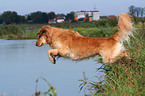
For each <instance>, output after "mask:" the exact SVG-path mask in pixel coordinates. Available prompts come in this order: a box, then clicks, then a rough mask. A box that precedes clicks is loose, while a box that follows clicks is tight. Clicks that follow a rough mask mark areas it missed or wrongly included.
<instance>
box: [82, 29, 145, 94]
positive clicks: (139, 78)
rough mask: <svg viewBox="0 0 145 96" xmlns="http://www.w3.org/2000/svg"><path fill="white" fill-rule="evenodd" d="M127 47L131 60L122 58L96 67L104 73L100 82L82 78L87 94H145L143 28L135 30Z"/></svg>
mask: <svg viewBox="0 0 145 96" xmlns="http://www.w3.org/2000/svg"><path fill="white" fill-rule="evenodd" d="M125 45H126V47H127V49H129V52H130V56H131V60H128V59H126V58H122V59H121V60H118V61H117V62H116V63H114V64H107V65H106V64H104V65H103V66H102V67H100V68H99V69H98V71H103V72H104V73H105V74H104V75H103V76H102V78H100V76H99V77H98V76H97V75H96V78H98V79H100V82H95V81H88V80H87V79H85V78H86V77H85V78H84V79H83V82H82V83H83V84H81V85H83V86H81V89H82V87H86V89H87V90H90V94H89V96H96V95H98V96H144V95H145V79H144V78H145V74H144V73H145V63H144V61H145V59H144V58H145V30H141V29H139V30H137V33H136V34H135V39H134V38H131V42H130V45H128V44H127V43H126V44H125Z"/></svg>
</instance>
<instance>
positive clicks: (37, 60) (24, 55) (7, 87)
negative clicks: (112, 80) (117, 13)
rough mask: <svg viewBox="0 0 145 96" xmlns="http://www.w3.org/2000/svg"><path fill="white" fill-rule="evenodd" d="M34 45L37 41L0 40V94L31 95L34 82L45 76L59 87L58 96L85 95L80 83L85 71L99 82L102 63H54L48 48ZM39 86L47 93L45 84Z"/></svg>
mask: <svg viewBox="0 0 145 96" xmlns="http://www.w3.org/2000/svg"><path fill="white" fill-rule="evenodd" d="M35 43H36V40H3V39H0V94H1V93H3V92H4V93H6V95H7V96H9V95H13V96H16V95H18V96H32V95H34V93H35V87H36V86H35V80H36V79H37V78H39V77H44V78H46V79H47V80H48V81H49V83H51V84H52V86H54V87H55V88H56V90H57V95H58V96H83V94H84V93H83V91H81V92H80V93H79V84H80V83H81V82H79V81H78V80H80V79H83V72H85V73H86V76H87V77H88V78H89V79H90V80H95V81H96V78H95V77H94V76H95V75H96V74H98V73H96V68H98V67H100V66H101V64H97V63H96V61H94V60H95V57H94V58H90V59H86V60H82V61H72V60H69V59H66V58H62V57H61V58H59V59H58V60H57V62H56V64H52V63H51V62H50V61H49V58H48V55H47V51H48V50H49V49H50V48H49V46H48V45H44V46H42V47H36V46H35ZM38 85H39V86H38V90H40V91H42V92H45V91H47V89H48V85H47V84H46V83H45V82H39V84H38Z"/></svg>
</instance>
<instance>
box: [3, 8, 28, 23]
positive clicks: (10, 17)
mask: <svg viewBox="0 0 145 96" xmlns="http://www.w3.org/2000/svg"><path fill="white" fill-rule="evenodd" d="M1 20H3V22H4V23H5V24H11V23H17V24H20V23H25V17H24V16H20V15H18V14H17V13H16V12H14V11H13V12H11V11H6V12H4V13H3V14H2V16H1ZM1 23H2V21H1Z"/></svg>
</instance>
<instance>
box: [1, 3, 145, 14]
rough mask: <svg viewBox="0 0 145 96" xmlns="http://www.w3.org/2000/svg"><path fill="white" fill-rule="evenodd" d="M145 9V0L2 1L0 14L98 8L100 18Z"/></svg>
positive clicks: (63, 11)
mask: <svg viewBox="0 0 145 96" xmlns="http://www.w3.org/2000/svg"><path fill="white" fill-rule="evenodd" d="M131 5H133V6H136V7H142V8H144V7H145V0H0V14H2V13H3V12H5V11H15V12H17V13H18V15H26V14H30V13H32V12H36V11H42V12H47V13H49V12H51V11H53V12H55V13H56V14H61V13H63V14H67V13H70V12H71V11H74V12H75V11H81V10H83V11H91V10H94V8H96V10H98V11H99V12H100V16H104V15H116V16H118V15H119V14H121V13H124V12H125V13H128V8H129V6H131Z"/></svg>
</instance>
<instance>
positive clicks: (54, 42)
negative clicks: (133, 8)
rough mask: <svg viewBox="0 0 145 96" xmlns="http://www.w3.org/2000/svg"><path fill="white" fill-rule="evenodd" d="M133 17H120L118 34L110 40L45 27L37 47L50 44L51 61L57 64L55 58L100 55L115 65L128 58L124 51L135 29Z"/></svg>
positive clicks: (79, 57)
mask: <svg viewBox="0 0 145 96" xmlns="http://www.w3.org/2000/svg"><path fill="white" fill-rule="evenodd" d="M130 17H131V16H130V15H128V14H127V13H123V14H121V15H120V17H119V22H118V32H116V33H115V34H114V35H113V36H112V37H110V38H93V37H84V36H82V35H80V34H79V33H78V32H76V31H73V30H69V29H61V28H55V27H50V26H43V27H42V29H40V31H39V33H38V36H39V38H38V41H37V43H36V46H42V45H43V44H45V43H46V44H49V45H50V47H51V48H53V49H51V50H49V51H48V55H49V59H50V61H51V62H52V63H55V58H54V57H53V56H57V55H60V56H64V57H69V58H70V59H72V60H80V59H84V58H87V57H90V56H94V55H97V54H100V55H101V56H102V57H103V62H104V63H113V62H115V61H116V60H118V59H120V58H121V57H124V56H128V55H127V52H126V51H125V49H124V46H123V41H124V40H129V37H128V36H129V35H131V34H132V33H131V32H132V30H133V27H132V23H131V18H130Z"/></svg>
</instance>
